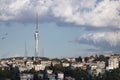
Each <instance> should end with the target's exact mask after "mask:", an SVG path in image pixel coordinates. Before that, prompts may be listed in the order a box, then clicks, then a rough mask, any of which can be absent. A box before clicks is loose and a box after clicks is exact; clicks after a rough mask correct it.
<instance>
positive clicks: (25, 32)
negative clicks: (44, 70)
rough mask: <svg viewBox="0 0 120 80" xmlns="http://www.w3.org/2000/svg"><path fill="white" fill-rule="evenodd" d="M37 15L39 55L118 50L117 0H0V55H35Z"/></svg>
mask: <svg viewBox="0 0 120 80" xmlns="http://www.w3.org/2000/svg"><path fill="white" fill-rule="evenodd" d="M36 13H37V14H38V15H39V16H38V18H39V34H40V35H39V46H40V47H39V56H44V57H50V58H55V57H58V58H63V57H77V56H88V55H96V54H98V55H99V54H106V55H108V54H113V53H118V54H119V53H120V51H119V47H120V38H119V36H120V32H119V30H120V1H119V0H89V1H87V0H0V57H1V58H3V57H13V56H24V54H25V41H26V43H27V51H28V56H34V53H35V52H34V50H35V49H34V48H35V39H34V33H35V27H36V24H35V21H36V19H35V18H36Z"/></svg>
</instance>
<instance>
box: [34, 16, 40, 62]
mask: <svg viewBox="0 0 120 80" xmlns="http://www.w3.org/2000/svg"><path fill="white" fill-rule="evenodd" d="M34 36H35V57H34V60H36V58H37V57H38V53H39V31H38V14H37V15H36V31H35V35H34Z"/></svg>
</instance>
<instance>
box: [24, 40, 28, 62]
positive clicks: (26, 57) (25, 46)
mask: <svg viewBox="0 0 120 80" xmlns="http://www.w3.org/2000/svg"><path fill="white" fill-rule="evenodd" d="M27 53H28V52H27V44H26V41H25V57H24V59H25V60H27Z"/></svg>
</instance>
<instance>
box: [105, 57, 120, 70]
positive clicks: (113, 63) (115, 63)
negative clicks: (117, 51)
mask: <svg viewBox="0 0 120 80" xmlns="http://www.w3.org/2000/svg"><path fill="white" fill-rule="evenodd" d="M116 68H119V56H114V55H112V56H110V58H109V60H108V67H107V68H106V69H107V70H109V69H116Z"/></svg>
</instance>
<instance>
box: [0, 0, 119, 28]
mask: <svg viewBox="0 0 120 80" xmlns="http://www.w3.org/2000/svg"><path fill="white" fill-rule="evenodd" d="M36 13H38V14H39V21H40V22H56V23H57V24H60V23H61V22H63V23H66V24H74V25H76V26H88V27H89V26H92V27H112V28H120V0H89V1H88V0H0V21H3V22H6V21H7V22H9V21H16V22H25V23H26V22H28V23H31V22H34V21H35V14H36ZM59 22H60V23H59Z"/></svg>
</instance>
